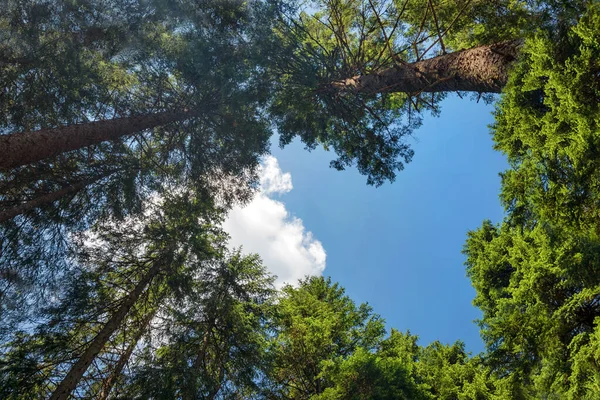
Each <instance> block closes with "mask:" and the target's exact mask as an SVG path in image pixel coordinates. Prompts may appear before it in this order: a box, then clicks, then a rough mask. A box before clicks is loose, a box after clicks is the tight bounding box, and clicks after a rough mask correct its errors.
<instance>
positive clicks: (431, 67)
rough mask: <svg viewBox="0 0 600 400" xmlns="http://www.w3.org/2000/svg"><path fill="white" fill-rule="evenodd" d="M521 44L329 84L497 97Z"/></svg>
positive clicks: (514, 42) (350, 89) (356, 90)
mask: <svg viewBox="0 0 600 400" xmlns="http://www.w3.org/2000/svg"><path fill="white" fill-rule="evenodd" d="M522 43H523V42H522V40H511V41H506V42H501V43H496V44H492V45H486V46H479V47H474V48H472V49H467V50H461V51H457V52H454V53H449V54H444V55H441V56H438V57H434V58H430V59H427V60H421V61H418V62H415V63H412V64H401V65H396V66H394V67H392V68H387V69H384V70H381V71H378V72H374V73H371V74H367V75H361V76H355V77H352V78H348V79H345V80H342V81H337V82H334V83H332V84H331V86H332V87H333V89H335V90H341V91H347V92H351V93H365V94H374V93H391V92H404V93H412V94H414V93H422V92H453V91H466V92H479V93H500V91H501V90H502V88H503V87H504V86H505V85H506V82H507V80H508V71H509V68H510V66H511V64H512V62H513V61H514V60H515V59H516V57H517V55H518V53H519V49H520V47H521V45H522Z"/></svg>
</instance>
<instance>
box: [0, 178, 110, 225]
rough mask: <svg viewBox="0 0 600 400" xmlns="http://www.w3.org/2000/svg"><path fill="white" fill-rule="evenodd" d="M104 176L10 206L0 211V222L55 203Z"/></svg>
mask: <svg viewBox="0 0 600 400" xmlns="http://www.w3.org/2000/svg"><path fill="white" fill-rule="evenodd" d="M104 176H106V175H102V176H99V177H97V178H94V179H87V180H84V181H81V182H77V183H75V184H73V185H69V186H65V187H64V188H62V189H60V190H57V191H55V192H51V193H46V194H44V195H41V196H39V197H36V198H35V199H32V200H29V201H27V202H25V203H23V204H19V205H18V206H15V207H12V208H9V209H7V210H3V211H0V224H2V223H3V222H5V221H9V220H11V219H13V218H15V217H16V216H18V215H21V214H23V213H25V212H27V211H30V210H33V209H34V208H38V207H41V206H45V205H47V204H50V203H54V202H55V201H57V200H60V199H61V198H63V197H65V196H67V195H70V194H75V193H77V192H79V191H80V190H81V189H83V188H84V187H86V186H87V185H89V184H91V183H93V182H95V181H98V180H100V179H102V178H103V177H104Z"/></svg>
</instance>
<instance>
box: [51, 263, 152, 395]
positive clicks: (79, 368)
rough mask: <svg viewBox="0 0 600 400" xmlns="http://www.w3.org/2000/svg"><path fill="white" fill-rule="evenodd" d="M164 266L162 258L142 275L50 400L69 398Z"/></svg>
mask: <svg viewBox="0 0 600 400" xmlns="http://www.w3.org/2000/svg"><path fill="white" fill-rule="evenodd" d="M162 267H163V265H162V263H161V260H156V261H155V262H154V264H153V265H152V267H151V268H150V269H149V270H148V272H147V273H146V274H145V275H144V276H143V277H142V279H141V280H140V281H139V282H138V284H137V285H136V286H135V288H134V289H133V291H131V292H130V293H129V294H128V295H127V296H126V297H125V298H124V299H123V302H122V303H121V305H120V306H119V309H118V310H117V311H116V312H115V313H114V314H113V315H112V317H110V319H109V320H108V322H107V323H106V324H105V325H104V327H103V328H102V330H100V332H98V334H97V335H96V337H95V338H94V339H93V340H92V341H91V343H90V344H89V345H88V347H87V348H86V349H85V351H84V352H83V354H82V355H81V357H79V360H77V362H76V363H75V364H73V366H72V367H71V369H70V370H69V372H68V373H67V375H66V376H65V377H64V378H63V380H62V381H61V382H60V384H59V385H58V386H57V387H56V390H55V391H54V393H52V396H50V400H67V399H68V398H69V396H70V395H71V392H72V391H73V389H75V387H76V386H77V384H78V383H79V381H80V380H81V377H82V376H83V374H84V373H85V371H86V370H87V369H88V367H89V366H90V364H91V363H92V362H93V361H94V359H95V358H96V356H97V355H98V353H100V351H102V349H103V348H104V345H105V344H106V342H107V341H108V339H110V337H111V336H112V335H113V333H115V331H116V330H117V329H119V327H120V326H121V324H122V323H123V320H124V319H125V317H126V316H127V314H128V313H129V310H130V309H131V307H133V305H134V304H135V303H136V301H137V300H138V299H139V297H140V295H141V294H142V293H143V292H144V290H145V289H146V286H148V284H149V283H150V282H151V281H152V279H153V278H154V277H155V276H156V275H157V274H158V273H159V272H160V270H161V268H162Z"/></svg>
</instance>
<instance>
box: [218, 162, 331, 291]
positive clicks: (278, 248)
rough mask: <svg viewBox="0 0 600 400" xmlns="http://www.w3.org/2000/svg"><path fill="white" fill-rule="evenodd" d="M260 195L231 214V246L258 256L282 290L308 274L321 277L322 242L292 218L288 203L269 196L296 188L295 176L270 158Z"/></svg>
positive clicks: (228, 228) (228, 226)
mask: <svg viewBox="0 0 600 400" xmlns="http://www.w3.org/2000/svg"><path fill="white" fill-rule="evenodd" d="M260 188H261V189H260V192H259V193H258V194H257V195H256V196H255V197H254V199H253V200H252V202H250V203H249V204H247V205H246V206H245V207H239V206H238V207H235V208H234V209H233V210H231V211H230V213H229V215H228V217H227V219H226V221H225V223H224V229H225V230H226V231H227V232H228V233H229V234H230V235H231V240H230V245H231V246H233V247H239V246H242V247H243V252H244V253H258V254H259V255H260V257H261V258H262V260H263V262H264V264H265V265H266V267H267V268H268V269H269V271H270V272H272V273H273V274H275V275H277V277H278V278H277V281H276V284H277V286H278V287H280V286H282V285H283V284H284V283H291V284H295V283H296V282H297V281H298V279H300V278H303V277H304V276H305V275H321V274H322V273H323V270H324V269H325V261H326V253H325V250H324V249H323V246H322V244H321V242H320V241H318V240H317V239H315V238H314V237H313V234H312V233H311V232H309V231H307V230H306V229H305V227H304V224H303V222H302V220H301V219H300V218H296V217H293V216H291V215H290V213H289V212H288V211H287V209H286V207H285V204H284V203H282V202H281V201H278V200H274V199H272V198H271V197H269V196H273V195H275V194H277V195H281V194H285V193H288V192H290V191H291V190H292V189H293V186H292V176H291V175H290V173H288V172H286V173H283V172H282V171H281V168H279V163H278V162H277V159H276V158H275V157H272V156H268V157H266V158H265V159H264V160H263V163H262V167H261V170H260Z"/></svg>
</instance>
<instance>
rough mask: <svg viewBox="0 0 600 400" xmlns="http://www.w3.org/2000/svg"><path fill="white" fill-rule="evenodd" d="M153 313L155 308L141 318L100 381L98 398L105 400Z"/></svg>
mask: <svg viewBox="0 0 600 400" xmlns="http://www.w3.org/2000/svg"><path fill="white" fill-rule="evenodd" d="M155 314H156V310H155V311H152V312H150V313H148V315H146V317H145V318H144V319H143V321H142V323H141V326H140V329H139V330H138V331H137V332H136V334H135V336H134V337H133V339H132V340H131V342H130V343H129V346H127V349H125V352H123V354H121V356H120V357H119V360H118V361H117V363H116V364H115V366H114V367H113V370H112V371H111V373H110V375H109V376H108V378H106V380H105V381H104V382H103V383H102V389H101V390H100V394H99V395H98V400H106V399H107V398H108V395H109V394H110V392H111V390H112V388H113V386H114V385H115V383H116V382H117V379H119V376H121V372H122V371H123V368H124V367H125V364H127V362H128V361H129V358H130V357H131V354H132V353H133V350H134V349H135V346H137V343H138V342H139V340H140V339H141V337H142V335H143V334H144V332H145V331H146V327H147V326H148V324H149V323H150V321H152V318H154V315H155Z"/></svg>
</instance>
